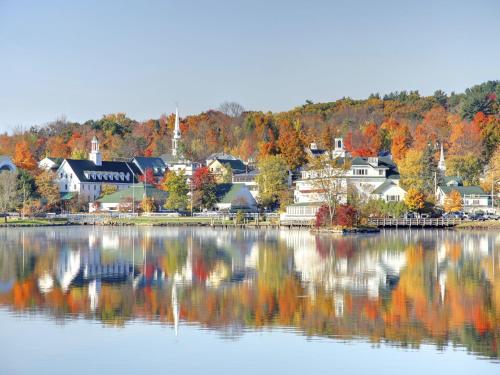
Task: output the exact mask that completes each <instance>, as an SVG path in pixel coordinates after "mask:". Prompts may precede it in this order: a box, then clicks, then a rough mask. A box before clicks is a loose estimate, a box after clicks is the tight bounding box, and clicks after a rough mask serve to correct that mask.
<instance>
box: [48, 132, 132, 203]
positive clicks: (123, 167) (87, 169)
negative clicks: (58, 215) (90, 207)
mask: <svg viewBox="0 0 500 375" xmlns="http://www.w3.org/2000/svg"><path fill="white" fill-rule="evenodd" d="M139 174H140V171H139V170H138V169H137V167H136V166H135V164H133V163H128V162H121V161H103V160H102V154H101V152H100V151H99V141H98V140H97V138H96V137H95V136H94V138H93V139H92V148H91V152H90V154H89V160H75V159H64V160H63V162H62V163H61V165H60V166H59V168H58V169H57V172H56V183H57V185H58V186H59V192H60V193H61V195H62V197H63V199H70V198H72V197H73V196H74V195H75V194H79V195H80V196H82V197H85V198H86V199H87V200H89V201H94V200H95V199H97V198H98V197H99V195H100V194H101V190H102V186H103V185H112V186H115V187H116V188H117V189H118V190H120V189H125V188H127V187H129V186H131V185H132V184H134V183H135V182H137V178H136V175H139Z"/></svg>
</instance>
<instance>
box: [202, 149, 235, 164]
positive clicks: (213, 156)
mask: <svg viewBox="0 0 500 375" xmlns="http://www.w3.org/2000/svg"><path fill="white" fill-rule="evenodd" d="M215 159H223V160H237V159H238V158H237V157H235V156H233V155H230V154H226V153H225V152H216V153H213V154H211V155H210V156H208V157H207V158H206V159H205V164H206V166H207V167H208V166H209V165H210V163H211V162H213V161H214V160H215Z"/></svg>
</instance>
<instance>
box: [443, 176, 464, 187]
mask: <svg viewBox="0 0 500 375" xmlns="http://www.w3.org/2000/svg"><path fill="white" fill-rule="evenodd" d="M443 182H444V184H445V185H448V184H449V183H450V182H457V184H458V185H460V186H461V185H463V180H462V177H460V176H444V177H443Z"/></svg>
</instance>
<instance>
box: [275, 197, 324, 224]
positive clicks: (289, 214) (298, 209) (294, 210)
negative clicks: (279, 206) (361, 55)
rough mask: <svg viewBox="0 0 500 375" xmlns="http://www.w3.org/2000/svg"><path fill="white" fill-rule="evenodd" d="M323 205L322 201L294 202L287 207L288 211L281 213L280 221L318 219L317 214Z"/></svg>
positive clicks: (309, 220)
mask: <svg viewBox="0 0 500 375" xmlns="http://www.w3.org/2000/svg"><path fill="white" fill-rule="evenodd" d="M322 205H323V203H322V202H307V203H294V204H291V205H289V206H287V207H286V212H284V213H282V214H281V215H280V221H281V222H286V221H307V222H311V221H313V220H315V219H316V214H317V213H318V211H319V209H320V208H321V206H322Z"/></svg>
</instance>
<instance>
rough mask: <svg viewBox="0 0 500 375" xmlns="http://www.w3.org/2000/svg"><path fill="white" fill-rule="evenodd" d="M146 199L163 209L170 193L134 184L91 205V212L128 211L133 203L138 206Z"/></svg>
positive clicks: (145, 185)
mask: <svg viewBox="0 0 500 375" xmlns="http://www.w3.org/2000/svg"><path fill="white" fill-rule="evenodd" d="M144 198H151V199H153V200H154V202H155V204H156V205H157V206H159V207H162V206H163V205H164V204H165V201H166V200H167V198H168V193H167V192H166V191H163V190H160V189H157V188H155V187H154V186H153V185H148V184H134V185H132V186H130V187H128V188H126V189H122V190H118V191H116V192H114V193H112V194H108V195H105V196H103V197H101V198H99V199H97V200H96V201H95V202H91V203H89V212H96V211H101V212H102V211H104V212H118V211H120V208H125V209H127V207H130V208H129V209H131V204H132V201H135V202H136V205H137V204H139V203H140V202H141V201H142V200H143V199H144Z"/></svg>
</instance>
